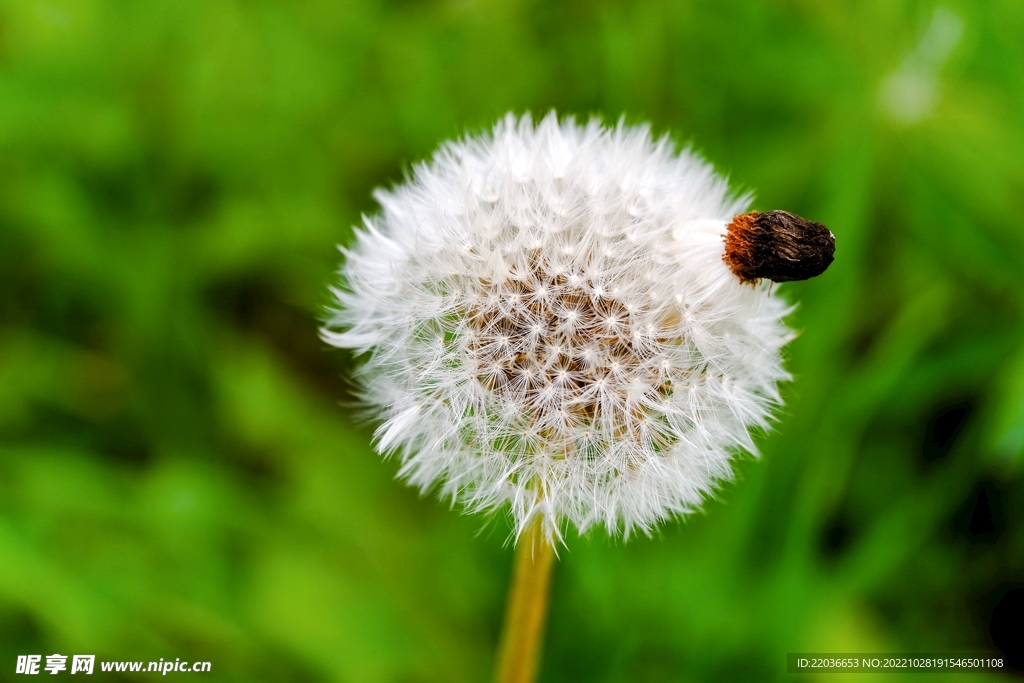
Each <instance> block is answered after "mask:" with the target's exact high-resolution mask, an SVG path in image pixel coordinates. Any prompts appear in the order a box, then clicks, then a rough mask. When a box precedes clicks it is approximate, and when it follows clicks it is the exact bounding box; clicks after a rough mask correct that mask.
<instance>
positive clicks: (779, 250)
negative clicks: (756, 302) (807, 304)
mask: <svg viewBox="0 0 1024 683" xmlns="http://www.w3.org/2000/svg"><path fill="white" fill-rule="evenodd" d="M835 251H836V238H835V235H833V234H832V232H831V231H830V230H829V229H828V228H826V227H825V226H824V225H822V224H821V223H815V222H814V221H809V220H807V219H806V218H801V217H800V216H797V215H796V214H792V213H789V212H788V211H768V212H766V213H761V212H759V211H751V212H750V213H743V214H740V215H738V216H735V217H734V218H733V219H732V222H731V223H730V224H729V227H728V234H727V235H726V237H725V256H724V259H725V262H726V263H727V264H728V266H729V268H730V269H731V270H732V272H733V273H735V274H736V277H738V278H739V279H740V281H742V282H756V281H757V280H760V279H761V278H768V279H769V280H772V281H773V282H790V281H793V280H807V279H809V278H812V277H815V276H816V275H821V274H822V273H824V272H825V269H826V268H828V267H829V265H831V263H832V260H833V258H834V256H835Z"/></svg>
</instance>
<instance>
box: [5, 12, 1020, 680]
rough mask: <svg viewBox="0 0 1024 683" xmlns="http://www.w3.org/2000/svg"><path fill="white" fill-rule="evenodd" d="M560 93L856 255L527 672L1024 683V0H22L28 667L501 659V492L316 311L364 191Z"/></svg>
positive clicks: (595, 573)
mask: <svg viewBox="0 0 1024 683" xmlns="http://www.w3.org/2000/svg"><path fill="white" fill-rule="evenodd" d="M552 108H554V109H556V110H557V111H559V112H560V113H564V114H575V115H577V116H579V117H582V118H586V117H589V116H591V115H598V116H601V117H604V118H605V119H606V120H609V121H613V122H614V121H615V120H617V119H618V118H619V117H620V116H625V117H626V120H627V121H629V122H639V121H650V122H651V123H652V125H653V127H654V129H655V131H656V132H657V133H658V134H668V135H670V136H672V137H673V138H674V139H675V140H677V141H678V142H679V143H680V144H692V145H693V146H694V148H695V149H697V150H698V151H700V152H701V153H702V154H704V155H705V156H707V158H708V159H710V160H711V161H712V162H714V163H715V164H716V166H717V167H718V168H719V170H721V171H722V172H723V173H726V174H728V175H729V176H730V178H731V181H732V182H733V183H734V184H735V186H736V187H737V188H738V189H739V190H756V194H757V200H756V203H755V207H756V208H760V209H763V210H766V209H772V208H786V209H789V210H792V211H795V212H797V213H800V214H802V215H806V216H808V217H811V218H813V219H816V220H820V221H822V222H825V223H826V224H828V225H829V226H830V227H831V228H832V230H833V231H834V232H835V234H836V236H837V241H838V251H837V259H836V262H835V264H834V265H833V266H832V268H831V269H830V270H829V271H828V272H827V273H826V274H825V275H824V276H822V277H820V278H818V279H817V280H813V281H809V282H806V283H794V284H789V285H785V286H784V289H783V291H784V292H785V294H786V295H787V297H789V298H790V299H791V300H792V301H793V302H796V303H798V304H799V308H798V309H797V311H796V312H795V313H794V314H793V316H792V319H791V322H792V324H793V326H794V327H796V328H797V329H798V330H800V332H801V335H800V337H799V338H798V339H797V340H796V341H795V342H794V343H793V344H792V345H791V346H790V347H788V356H789V359H788V365H789V368H790V369H791V370H792V372H793V374H794V375H795V381H794V382H792V383H791V384H788V385H787V386H786V387H785V390H784V393H785V396H786V399H787V403H786V407H785V409H784V410H783V412H782V415H781V419H780V420H779V422H778V425H777V429H776V430H775V431H774V432H773V433H770V434H766V435H762V436H761V437H760V438H759V443H760V444H761V448H762V456H763V457H761V459H760V460H754V459H752V458H749V457H746V458H743V459H741V460H740V461H739V462H738V465H737V475H736V480H735V481H734V482H731V483H728V484H726V485H724V486H723V487H722V489H721V490H720V492H719V493H718V495H717V496H716V498H715V499H714V500H712V501H709V503H708V504H707V506H706V508H705V510H704V511H702V512H700V513H697V514H694V515H691V516H690V517H688V518H687V519H685V520H684V521H678V522H674V523H671V524H667V525H664V526H663V527H662V528H661V529H660V530H658V531H657V533H656V534H655V535H654V537H652V538H645V537H641V538H635V539H632V540H630V541H629V542H628V543H624V542H622V541H621V540H616V539H613V538H609V537H608V536H606V535H604V534H602V533H600V532H595V533H593V534H590V535H589V536H588V537H585V538H580V537H576V536H570V537H569V538H568V541H567V547H566V548H565V549H564V551H563V552H562V558H561V561H560V563H559V565H558V567H557V569H556V576H555V581H554V595H553V604H552V616H551V621H550V625H549V633H548V638H547V644H546V650H545V653H544V662H543V670H542V676H541V680H542V681H545V682H555V681H609V682H610V681H631V682H632V681H640V682H642V681H652V682H653V681H686V682H692V681H775V680H788V678H789V677H790V675H789V674H786V673H785V662H786V657H785V655H786V653H787V652H797V651H804V652H807V651H817V652H886V651H888V652H900V651H904V652H931V651H950V650H953V651H964V650H972V651H988V652H994V653H1002V655H1003V656H1005V657H1006V658H1008V661H1009V662H1010V664H1011V665H1012V666H1013V667H1014V668H1015V670H1016V672H1017V673H1012V672H1009V673H1006V674H1002V675H996V674H986V675H968V674H963V675H945V676H934V677H933V676H928V675H921V674H917V675H913V676H911V677H909V678H908V680H913V681H919V682H922V683H923V682H925V681H929V680H943V681H949V680H963V681H974V680H977V681H982V680H986V681H988V680H1009V679H1016V680H1019V679H1018V678H1015V677H1017V676H1020V672H1021V671H1022V670H1024V649H1022V643H1024V632H1022V618H1024V617H1022V615H1024V284H1022V274H1024V226H1022V214H1024V204H1022V200H1024V3H1021V2H1020V0H978V1H976V2H969V1H967V0H948V1H945V0H944V2H942V3H941V4H936V3H935V2H931V1H920V2H917V1H909V0H857V1H854V0H773V1H766V2H749V1H747V0H721V1H719V2H714V3H711V2H699V1H698V0H678V1H676V0H673V1H669V0H665V1H662V0H639V1H636V2H630V3H613V2H609V1H606V0H596V1H588V2H583V1H578V2H544V1H540V0H509V1H507V2H497V1H495V2H486V1H482V0H481V1H473V0H451V1H441V0H425V1H420V2H415V1H411V0H409V1H404V2H403V1H399V0H392V1H388V2H371V1H370V0H345V1H343V2H327V1H324V0H302V1H300V2H285V1H284V0H281V1H275V0H252V1H246V2H242V1H240V0H174V1H170V0H147V1H146V2H131V1H129V0H122V1H116V0H3V2H0V680H8V679H10V678H17V679H20V677H15V676H14V674H13V672H14V667H15V659H16V656H17V655H18V654H28V653H41V654H51V653H54V652H58V653H63V654H74V653H94V654H96V655H97V656H98V657H99V658H100V659H114V660H150V659H158V658H160V657H163V658H166V659H174V658H176V657H180V658H182V659H186V660H208V661H210V662H212V673H210V674H205V675H204V676H202V678H203V680H209V681H354V682H359V683H376V682H391V681H394V682H401V683H413V682H423V683H426V682H430V681H445V682H452V683H457V682H461V681H481V680H488V679H489V677H490V675H491V674H490V671H491V661H492V657H493V655H494V649H495V642H496V639H497V632H498V627H499V624H500V620H501V615H502V612H503V605H504V600H505V588H506V585H507V582H508V578H509V573H510V567H511V559H512V553H511V549H510V547H508V540H509V527H508V523H507V521H506V520H505V519H504V517H503V516H501V515H498V516H496V517H494V518H490V519H485V518H482V517H466V516H464V515H461V514H459V513H458V512H457V511H453V510H450V509H448V507H447V506H446V505H445V504H443V503H439V502H437V501H436V500H434V499H433V498H432V497H429V496H427V497H420V496H419V495H418V493H416V492H415V491H412V490H410V489H408V488H406V487H405V486H404V485H402V484H400V483H398V482H396V481H394V480H393V476H394V473H395V471H396V469H397V465H396V463H395V462H386V461H382V460H381V459H379V458H378V457H377V456H376V455H375V454H374V453H373V451H372V449H371V447H370V441H371V437H372V429H373V425H372V424H370V425H367V424H360V423H359V422H358V421H357V419H356V416H355V411H354V410H353V409H352V407H351V405H350V403H351V400H352V397H351V390H352V388H351V386H350V385H349V384H348V381H347V379H346V377H347V376H348V373H349V370H350V368H351V366H352V363H353V360H354V359H353V358H352V357H351V356H349V355H346V354H345V353H344V352H341V351H337V350H331V349H329V348H328V347H326V346H325V345H324V344H323V343H322V342H321V341H319V339H318V336H317V327H318V320H319V319H320V318H322V316H323V314H324V307H325V306H326V305H327V304H328V303H329V299H328V297H327V290H326V288H327V286H328V284H329V283H330V282H331V281H332V279H333V277H334V273H335V271H336V269H337V266H338V264H339V260H340V255H339V254H338V252H337V250H336V245H338V244H344V243H346V241H347V240H349V239H350V236H351V227H350V226H351V225H353V224H354V223H356V222H357V221H358V220H359V216H360V214H361V213H364V212H373V211H374V210H375V205H374V202H373V200H372V199H371V196H370V195H371V191H372V189H373V188H374V187H376V186H381V185H388V184H392V183H396V182H400V181H401V180H402V178H403V177H404V174H406V173H407V172H408V170H409V169H410V168H411V165H412V164H414V163H416V162H417V161H418V160H422V159H423V158H425V157H426V156H428V155H429V154H430V153H431V151H432V150H433V149H434V148H435V147H436V145H437V144H438V143H439V142H440V141H441V140H443V139H445V138H449V137H452V136H456V135H459V134H461V133H462V132H463V131H465V130H467V129H468V130H471V131H480V130H483V129H485V128H487V127H489V126H490V125H491V124H492V123H493V122H494V121H495V120H496V119H497V118H498V117H500V116H501V115H502V114H503V113H504V112H506V111H507V110H515V111H517V112H523V111H532V112H534V114H535V115H538V116H540V115H543V114H544V113H546V112H547V111H549V110H550V109H552ZM44 661H45V660H44ZM63 675H68V674H67V672H65V673H64V674H63ZM151 675H152V674H150V676H151ZM173 675H174V676H177V677H181V676H186V675H185V674H180V673H179V674H173ZM840 676H841V675H836V676H833V677H832V678H837V677H840ZM186 677H188V676H186ZM804 678H806V679H808V680H820V681H825V680H831V678H830V677H829V676H828V675H819V676H817V677H812V676H806V677H804ZM137 679H138V680H143V679H148V677H147V675H146V674H141V675H138V676H137ZM125 680H132V679H131V678H128V677H126V678H125ZM842 680H846V679H845V678H843V679H842ZM873 680H879V681H882V680H903V678H901V677H897V676H884V675H880V676H876V677H874V678H873Z"/></svg>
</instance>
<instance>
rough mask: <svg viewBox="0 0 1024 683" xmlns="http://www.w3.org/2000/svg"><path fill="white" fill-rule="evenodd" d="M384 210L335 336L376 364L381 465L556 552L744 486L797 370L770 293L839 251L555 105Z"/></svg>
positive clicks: (721, 185) (498, 133)
mask: <svg viewBox="0 0 1024 683" xmlns="http://www.w3.org/2000/svg"><path fill="white" fill-rule="evenodd" d="M375 197H376V198H377V200H378V201H379V202H380V204H381V206H382V211H381V213H380V214H378V215H376V216H373V217H371V218H368V219H367V220H366V227H365V228H364V229H357V231H356V242H355V244H354V246H352V247H351V248H349V249H348V250H347V251H346V252H345V256H346V259H345V263H344V265H343V267H342V269H341V276H342V280H343V285H342V287H341V288H338V289H336V290H335V292H336V296H337V309H336V310H335V311H334V313H333V315H332V316H331V318H330V319H329V320H328V322H327V324H326V326H325V328H324V332H323V334H324V338H325V339H326V340H327V341H329V342H330V343H331V344H334V345H336V346H340V347H346V348H353V349H356V350H358V351H361V352H367V353H368V359H367V361H366V363H365V364H364V365H363V367H362V369H361V370H360V375H359V379H360V380H361V382H362V384H363V387H364V397H365V400H366V401H367V402H369V403H370V404H372V405H375V406H377V407H378V408H379V410H380V412H381V415H382V416H383V423H382V424H381V426H380V427H379V429H378V430H377V433H376V438H377V448H378V450H379V451H380V452H381V453H382V454H389V453H396V454H397V455H398V456H399V458H400V459H401V461H402V468H401V473H402V476H403V477H405V478H407V479H408V480H409V482H410V483H412V484H413V485H416V486H418V487H420V488H421V489H424V490H430V489H434V490H438V491H439V492H440V494H441V495H442V496H445V497H448V498H450V499H452V500H454V501H456V502H458V503H461V504H462V505H463V506H464V507H465V508H466V509H467V510H470V511H478V510H495V509H499V508H501V507H502V506H508V508H509V509H510V511H511V514H512V516H513V519H514V522H515V525H516V529H517V533H519V532H522V531H523V530H524V529H526V528H527V526H528V525H529V524H530V523H532V521H533V520H535V519H537V518H538V517H539V518H540V519H541V520H542V522H543V530H544V532H543V533H544V535H545V536H546V537H547V538H548V539H549V540H550V539H551V538H552V537H556V536H558V535H559V534H560V532H561V530H562V529H563V528H564V525H565V524H571V525H573V526H575V527H576V528H577V529H579V530H580V531H585V530H586V529H588V528H590V527H592V526H594V525H604V526H606V527H607V528H608V529H609V531H610V532H613V533H622V534H629V533H630V532H632V531H636V530H642V531H647V530H649V529H650V528H651V527H652V526H653V525H655V524H657V523H659V522H660V521H662V520H665V519H666V518H669V517H672V516H675V515H678V514H681V513H685V512H687V511H690V510H692V509H694V508H695V507H697V506H699V505H700V504H701V502H702V499H703V497H704V496H706V495H707V494H708V493H709V492H710V491H711V490H712V489H713V488H714V487H715V485H716V483H717V482H718V481H720V480H722V479H725V478H727V477H729V476H730V474H731V465H730V460H731V457H732V455H733V454H734V453H735V452H736V451H738V450H743V449H750V448H752V446H751V440H750V435H749V430H750V429H751V428H754V427H765V426H766V425H767V424H768V423H769V420H770V416H771V413H772V410H773V408H774V407H775V406H776V404H777V402H778V396H779V394H778V389H777V384H778V382H780V381H782V380H785V379H787V378H788V375H787V373H786V371H785V370H784V369H783V367H782V361H781V358H780V355H779V349H781V347H782V346H783V345H784V344H785V343H786V342H787V341H788V340H789V339H790V338H791V336H792V335H791V333H790V332H789V330H787V328H786V327H785V325H784V324H783V318H784V316H785V315H786V314H787V312H788V310H789V307H788V306H787V304H786V303H785V301H784V300H783V299H782V298H781V297H780V296H779V294H778V288H777V287H776V288H772V287H770V286H769V283H768V282H762V281H761V279H762V278H769V279H774V280H778V281H783V280H792V279H801V278H804V277H810V276H811V275H814V274H817V273H819V272H821V271H822V270H824V268H825V267H827V265H828V263H830V262H831V260H832V250H833V249H834V246H833V245H834V238H833V236H832V234H831V233H830V232H829V231H828V230H827V229H826V228H825V227H824V226H822V225H820V224H818V223H814V222H812V221H807V220H805V219H802V218H800V217H798V216H794V215H793V214H788V213H786V212H777V211H776V212H769V213H765V214H759V213H756V212H754V213H750V214H746V213H744V211H745V209H746V205H747V203H748V200H749V199H748V198H747V197H739V198H737V197H735V196H733V195H731V194H730V193H729V190H728V187H727V185H726V182H725V181H724V180H723V179H721V178H720V177H718V176H717V175H715V174H714V173H713V171H712V170H711V168H710V166H709V165H708V164H707V163H706V162H705V161H703V160H702V159H700V158H699V157H697V156H696V155H695V154H693V153H692V152H690V151H687V150H684V151H682V152H680V153H678V154H677V153H675V152H674V151H673V148H672V145H671V144H668V143H667V142H666V141H665V140H660V141H659V140H654V139H652V138H651V135H650V132H649V130H648V128H646V127H635V128H633V127H628V126H625V125H623V124H621V123H620V124H619V125H618V126H616V127H614V128H606V127H604V126H602V124H601V123H599V122H597V121H591V122H589V123H587V124H585V125H580V124H577V123H576V122H575V121H573V120H572V119H566V120H563V121H561V122H560V121H559V120H558V119H557V117H556V116H555V115H554V114H551V115H549V116H547V117H546V118H544V119H543V120H542V121H541V122H540V123H539V124H537V125H536V126H535V125H534V124H533V122H532V121H531V119H530V118H529V117H528V116H525V117H522V118H516V117H514V116H512V115H509V116H507V117H506V118H504V119H503V120H501V121H500V122H499V123H498V124H497V125H496V126H495V127H494V129H493V130H492V131H491V133H489V134H487V135H482V136H479V137H467V138H464V139H462V140H459V141H455V142H449V143H446V144H445V145H443V146H442V147H441V148H440V150H438V151H437V152H436V153H435V155H434V156H433V158H432V159H431V160H430V161H429V162H426V163H423V164H420V165H418V166H416V168H415V170H414V172H413V177H412V178H411V180H410V181H409V182H408V183H406V184H404V185H400V186H397V187H394V188H392V189H390V190H378V191H377V192H376V194H375ZM526 216H528V217H530V218H529V220H525V219H524V218H523V217H526ZM446 292H450V293H452V294H451V295H446ZM424 329H429V330H438V329H441V330H446V331H447V332H446V335H447V336H446V338H449V339H451V340H452V343H445V338H442V339H441V340H440V341H439V343H437V344H432V343H431V342H430V341H429V340H426V339H424V338H423V337H424V335H423V334H421V333H417V330H424ZM722 378H728V379H722ZM684 387H686V388H687V390H685V391H684V390H683V388H684ZM677 388H678V390H677ZM409 406H416V408H415V410H412V409H411V408H410V407H409ZM526 435H528V436H526Z"/></svg>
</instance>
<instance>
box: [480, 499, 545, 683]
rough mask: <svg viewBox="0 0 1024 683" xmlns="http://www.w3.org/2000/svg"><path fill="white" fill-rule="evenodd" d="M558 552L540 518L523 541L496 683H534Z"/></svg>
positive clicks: (538, 517)
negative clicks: (552, 569)
mask: <svg viewBox="0 0 1024 683" xmlns="http://www.w3.org/2000/svg"><path fill="white" fill-rule="evenodd" d="M554 559H555V549H554V546H552V545H551V541H549V540H548V537H547V535H546V534H545V533H544V528H543V518H542V517H541V516H540V515H538V516H537V517H535V518H534V521H533V522H532V523H531V524H530V526H529V527H527V529H526V531H525V532H523V535H522V536H521V537H520V538H519V543H518V544H517V546H516V559H515V565H514V567H513V569H512V587H511V588H510V590H509V594H508V606H507V607H506V608H505V624H504V626H503V627H502V633H501V642H500V644H499V645H498V668H497V671H496V672H495V676H494V680H495V682H496V683H534V681H536V680H537V665H538V663H539V661H540V650H541V643H542V641H543V639H544V623H545V621H546V620H547V614H548V594H549V592H550V590H549V589H550V587H551V568H552V565H553V564H554Z"/></svg>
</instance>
